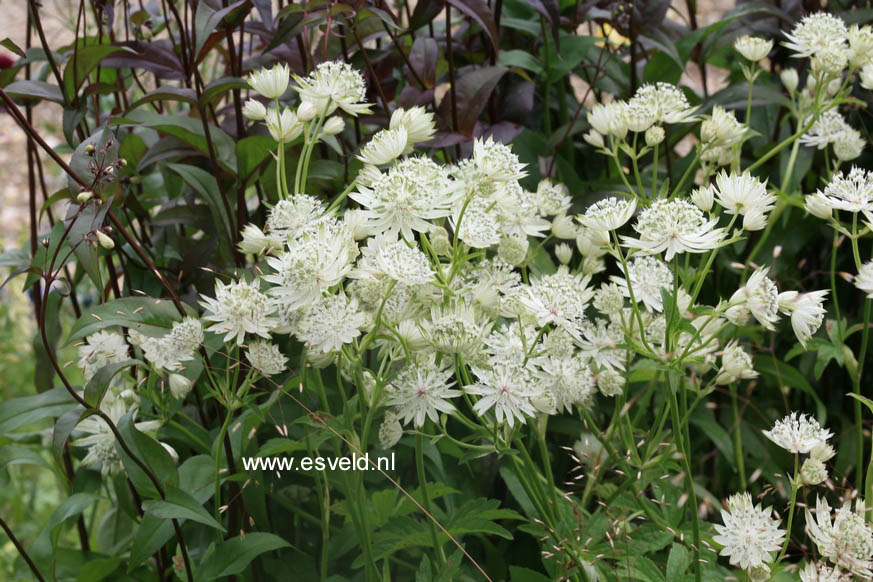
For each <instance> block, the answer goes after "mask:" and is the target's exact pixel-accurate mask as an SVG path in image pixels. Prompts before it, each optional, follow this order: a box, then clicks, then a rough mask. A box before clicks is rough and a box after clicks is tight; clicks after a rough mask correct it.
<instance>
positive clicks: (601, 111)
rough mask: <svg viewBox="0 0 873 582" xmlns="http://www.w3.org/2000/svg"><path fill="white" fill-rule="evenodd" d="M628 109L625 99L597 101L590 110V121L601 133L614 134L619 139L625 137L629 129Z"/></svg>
mask: <svg viewBox="0 0 873 582" xmlns="http://www.w3.org/2000/svg"><path fill="white" fill-rule="evenodd" d="M626 111H627V104H626V103H624V102H623V101H611V102H609V103H597V104H595V105H594V107H592V108H591V111H589V112H588V123H590V124H591V127H593V128H594V129H595V131H597V132H598V133H599V134H602V135H614V136H615V137H617V138H619V139H624V137H625V135H627V130H628V127H627V117H626ZM602 139H603V138H601V141H602ZM601 147H602V146H601Z"/></svg>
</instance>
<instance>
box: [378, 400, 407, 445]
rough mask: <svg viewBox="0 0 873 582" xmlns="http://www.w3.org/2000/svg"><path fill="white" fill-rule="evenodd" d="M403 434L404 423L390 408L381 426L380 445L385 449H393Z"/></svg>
mask: <svg viewBox="0 0 873 582" xmlns="http://www.w3.org/2000/svg"><path fill="white" fill-rule="evenodd" d="M402 436H403V425H401V424H400V421H399V420H397V415H396V414H395V413H394V411H392V410H389V411H388V412H386V413H385V417H384V418H383V419H382V424H381V425H380V426H379V446H380V447H382V448H383V449H391V448H393V447H394V445H396V444H397V443H398V442H399V441H400V438H401V437H402Z"/></svg>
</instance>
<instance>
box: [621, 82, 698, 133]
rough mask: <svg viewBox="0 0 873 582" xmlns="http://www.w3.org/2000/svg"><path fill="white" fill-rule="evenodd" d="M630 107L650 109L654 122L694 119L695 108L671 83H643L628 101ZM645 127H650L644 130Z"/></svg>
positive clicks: (678, 121) (681, 121)
mask: <svg viewBox="0 0 873 582" xmlns="http://www.w3.org/2000/svg"><path fill="white" fill-rule="evenodd" d="M628 107H629V108H638V109H639V110H640V111H644V110H645V111H649V112H650V115H651V117H652V119H653V122H652V123H658V124H664V123H685V122H688V121H693V120H694V116H693V115H692V113H693V110H692V108H691V106H690V105H689V104H688V98H687V97H685V93H683V92H682V90H681V89H679V87H677V86H676V85H671V84H670V83H663V82H659V83H656V84H654V85H653V84H646V85H643V86H642V87H640V88H639V89H637V92H636V93H635V94H634V96H633V98H632V99H631V100H630V101H629V102H628ZM650 125H651V124H650ZM645 129H648V127H646V128H644V129H643V131H645Z"/></svg>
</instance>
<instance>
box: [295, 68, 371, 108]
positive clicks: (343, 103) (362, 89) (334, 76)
mask: <svg viewBox="0 0 873 582" xmlns="http://www.w3.org/2000/svg"><path fill="white" fill-rule="evenodd" d="M294 81H295V82H296V83H297V86H296V87H294V89H295V90H297V92H298V93H300V98H301V99H302V100H304V101H309V102H311V103H314V104H315V106H316V107H317V108H318V111H319V112H320V113H321V114H322V115H330V114H331V113H333V112H334V110H336V108H337V107H339V108H340V109H342V110H343V111H345V112H346V113H348V114H349V115H354V116H357V115H360V114H362V113H370V104H369V103H364V98H365V95H366V86H365V84H364V77H362V76H361V73H359V72H358V71H356V70H355V69H354V68H353V67H352V66H351V65H349V64H348V63H344V62H341V61H326V62H323V63H321V64H319V65H318V66H317V67H316V68H315V70H314V71H312V72H311V73H309V76H307V77H300V76H298V75H294Z"/></svg>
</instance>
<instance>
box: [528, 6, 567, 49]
mask: <svg viewBox="0 0 873 582" xmlns="http://www.w3.org/2000/svg"><path fill="white" fill-rule="evenodd" d="M527 3H528V5H529V6H530V7H531V8H533V9H534V10H536V11H537V12H539V13H540V14H541V15H542V16H543V18H545V19H546V21H547V22H548V23H549V28H551V30H552V35H553V36H554V37H555V42H556V43H557V42H558V28H559V27H560V24H561V8H560V6H558V0H528V2H527Z"/></svg>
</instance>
